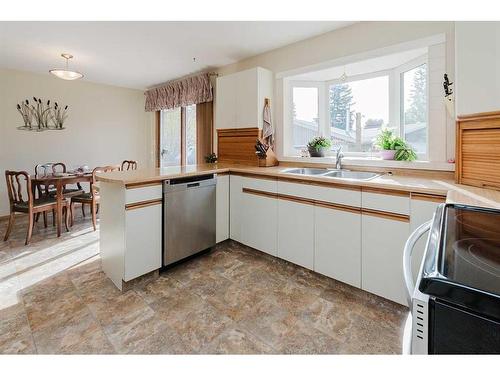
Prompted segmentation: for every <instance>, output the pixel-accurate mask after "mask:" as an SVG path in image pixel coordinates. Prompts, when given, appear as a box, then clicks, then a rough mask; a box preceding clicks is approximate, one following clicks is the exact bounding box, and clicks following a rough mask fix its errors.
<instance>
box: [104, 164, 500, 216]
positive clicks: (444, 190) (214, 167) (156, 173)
mask: <svg viewBox="0 0 500 375" xmlns="http://www.w3.org/2000/svg"><path fill="white" fill-rule="evenodd" d="M287 168H290V166H278V167H269V168H259V167H252V166H244V165H235V164H200V165H192V166H184V167H166V168H149V169H138V170H135V171H123V172H109V173H104V174H99V175H97V180H98V181H103V182H110V183H119V184H122V185H124V187H131V186H137V185H141V184H144V185H148V184H153V183H161V181H163V180H167V179H171V178H178V177H189V176H197V175H203V174H210V173H228V172H231V173H241V174H249V175H261V176H268V177H280V178H286V179H287V180H300V181H319V182H322V183H326V184H331V185H332V186H336V185H337V186H342V185H343V186H359V187H371V188H379V189H388V190H399V191H407V192H414V193H424V194H434V195H441V196H446V197H447V199H446V201H447V202H449V203H458V204H468V205H474V206H481V207H492V208H499V209H500V191H496V190H490V189H481V188H476V187H471V186H465V185H458V184H455V182H454V181H453V180H451V179H440V178H432V177H425V176H405V175H389V174H383V175H381V176H379V177H377V178H374V179H371V180H368V181H359V180H346V179H339V178H328V177H318V176H302V175H292V174H284V173H283V170H285V169H287Z"/></svg>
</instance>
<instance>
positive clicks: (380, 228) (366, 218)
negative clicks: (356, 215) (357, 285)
mask: <svg viewBox="0 0 500 375" xmlns="http://www.w3.org/2000/svg"><path fill="white" fill-rule="evenodd" d="M361 228H362V230H361V233H362V235H361V243H362V250H361V259H362V261H361V263H362V268H361V272H362V275H363V277H362V280H361V284H362V289H364V290H366V291H368V292H371V293H373V294H376V295H379V296H381V297H384V298H387V299H390V300H391V301H394V302H397V303H400V304H403V305H406V304H407V303H406V290H405V285H404V279H403V248H404V245H405V243H406V240H407V239H408V236H409V235H410V223H409V222H405V221H399V220H395V219H390V218H382V217H377V216H370V215H365V214H363V215H362V222H361Z"/></svg>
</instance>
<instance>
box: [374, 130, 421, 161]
mask: <svg viewBox="0 0 500 375" xmlns="http://www.w3.org/2000/svg"><path fill="white" fill-rule="evenodd" d="M374 145H375V146H376V147H378V148H380V155H381V156H382V159H384V160H398V161H414V160H416V159H417V154H416V153H415V151H414V150H413V149H412V148H411V146H410V145H408V143H407V142H406V141H405V140H404V139H403V138H401V137H396V136H394V133H393V132H392V130H390V129H382V130H381V131H380V133H379V134H378V135H377V138H376V139H375V142H374Z"/></svg>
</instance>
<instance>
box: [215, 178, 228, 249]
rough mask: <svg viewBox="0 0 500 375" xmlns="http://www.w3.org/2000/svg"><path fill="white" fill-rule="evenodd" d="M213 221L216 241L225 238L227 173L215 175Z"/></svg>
mask: <svg viewBox="0 0 500 375" xmlns="http://www.w3.org/2000/svg"><path fill="white" fill-rule="evenodd" d="M215 221H216V234H215V240H216V242H217V243H219V242H222V241H224V240H227V239H228V238H229V175H225V176H217V195H216V220H215Z"/></svg>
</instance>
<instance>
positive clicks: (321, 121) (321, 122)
mask: <svg viewBox="0 0 500 375" xmlns="http://www.w3.org/2000/svg"><path fill="white" fill-rule="evenodd" d="M295 87H297V88H310V87H314V88H317V89H318V135H321V134H323V133H322V129H324V127H325V120H326V119H325V118H324V116H321V113H324V112H325V111H326V108H325V103H326V101H325V82H320V81H289V85H288V98H289V100H288V110H287V116H288V121H287V122H288V124H290V126H288V127H287V129H286V136H285V139H286V142H284V144H285V150H286V153H287V154H291V153H293V152H296V150H295V149H294V147H293V89H294V88H295Z"/></svg>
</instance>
